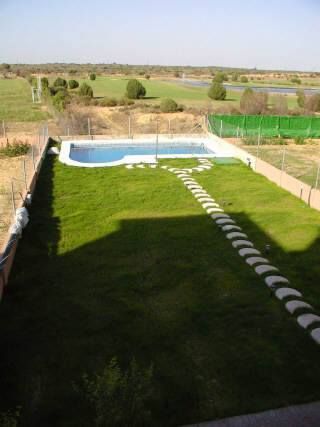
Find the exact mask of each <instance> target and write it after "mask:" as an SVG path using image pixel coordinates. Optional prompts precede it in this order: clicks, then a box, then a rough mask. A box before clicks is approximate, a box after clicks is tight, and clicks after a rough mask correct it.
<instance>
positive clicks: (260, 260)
mask: <svg viewBox="0 0 320 427" xmlns="http://www.w3.org/2000/svg"><path fill="white" fill-rule="evenodd" d="M266 262H269V261H268V260H267V259H266V258H261V257H258V256H252V257H250V258H247V259H246V263H247V264H249V265H254V264H258V263H262V264H264V263H266Z"/></svg>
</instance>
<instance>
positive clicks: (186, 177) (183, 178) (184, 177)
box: [177, 173, 192, 181]
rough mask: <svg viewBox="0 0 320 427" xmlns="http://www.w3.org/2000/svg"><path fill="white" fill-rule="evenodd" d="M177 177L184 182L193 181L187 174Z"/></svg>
mask: <svg viewBox="0 0 320 427" xmlns="http://www.w3.org/2000/svg"><path fill="white" fill-rule="evenodd" d="M177 177H178V178H180V179H182V181H184V180H185V179H192V178H190V176H189V175H187V174H186V173H181V174H180V175H177Z"/></svg>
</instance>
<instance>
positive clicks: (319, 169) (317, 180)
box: [314, 164, 320, 190]
mask: <svg viewBox="0 0 320 427" xmlns="http://www.w3.org/2000/svg"><path fill="white" fill-rule="evenodd" d="M319 172H320V164H319V166H318V170H317V176H316V183H315V185H314V188H315V189H316V190H317V189H318V182H319Z"/></svg>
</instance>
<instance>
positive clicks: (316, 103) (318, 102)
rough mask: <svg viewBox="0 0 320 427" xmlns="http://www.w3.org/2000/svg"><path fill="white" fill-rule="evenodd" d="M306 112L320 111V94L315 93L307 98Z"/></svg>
mask: <svg viewBox="0 0 320 427" xmlns="http://www.w3.org/2000/svg"><path fill="white" fill-rule="evenodd" d="M305 107H306V110H308V111H311V112H313V113H315V112H316V111H320V94H319V93H314V94H313V95H310V96H307V97H306V99H305Z"/></svg>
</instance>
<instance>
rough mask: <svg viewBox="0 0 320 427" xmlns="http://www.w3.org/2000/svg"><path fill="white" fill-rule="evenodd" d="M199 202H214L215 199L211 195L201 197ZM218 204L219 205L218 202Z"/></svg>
mask: <svg viewBox="0 0 320 427" xmlns="http://www.w3.org/2000/svg"><path fill="white" fill-rule="evenodd" d="M198 202H200V203H202V202H214V199H212V198H211V197H199V199H198ZM216 206H219V205H217V204H216Z"/></svg>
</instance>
